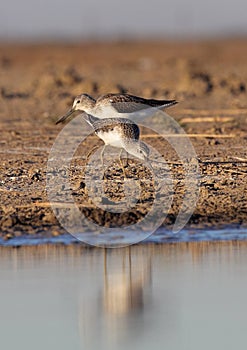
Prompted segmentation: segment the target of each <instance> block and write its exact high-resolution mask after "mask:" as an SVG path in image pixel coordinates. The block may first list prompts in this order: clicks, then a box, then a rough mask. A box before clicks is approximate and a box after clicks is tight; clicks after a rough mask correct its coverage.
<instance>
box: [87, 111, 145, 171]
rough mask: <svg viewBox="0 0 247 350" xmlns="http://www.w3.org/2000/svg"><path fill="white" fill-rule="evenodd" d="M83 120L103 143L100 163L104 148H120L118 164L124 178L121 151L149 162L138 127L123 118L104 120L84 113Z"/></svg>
mask: <svg viewBox="0 0 247 350" xmlns="http://www.w3.org/2000/svg"><path fill="white" fill-rule="evenodd" d="M83 117H84V119H85V120H86V122H87V123H88V124H89V125H90V126H91V127H92V128H93V129H94V132H95V134H96V135H97V136H98V137H99V138H100V139H101V140H102V141H103V142H104V146H103V149H102V151H101V155H100V157H101V162H102V164H104V161H103V154H104V151H105V148H106V146H108V145H109V146H113V147H117V148H120V149H121V151H120V154H119V162H120V164H121V167H122V170H123V173H124V176H125V172H124V167H123V164H122V161H121V154H122V151H123V150H125V151H126V153H127V154H128V153H129V154H131V155H133V156H134V157H136V158H139V159H141V160H144V161H146V162H149V160H148V157H149V153H150V152H149V148H148V146H147V145H146V144H145V143H144V142H143V141H141V140H140V129H139V126H138V125H137V124H136V123H134V122H133V121H131V120H130V119H125V118H104V119H99V118H97V117H94V116H92V115H90V114H86V113H84V116H83Z"/></svg>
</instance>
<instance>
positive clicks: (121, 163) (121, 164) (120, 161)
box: [118, 148, 127, 178]
mask: <svg viewBox="0 0 247 350" xmlns="http://www.w3.org/2000/svg"><path fill="white" fill-rule="evenodd" d="M122 153H123V148H121V151H120V153H119V156H118V158H119V163H120V166H121V168H122V172H123V175H124V178H127V176H126V174H125V170H124V165H123V162H122V159H121V155H122Z"/></svg>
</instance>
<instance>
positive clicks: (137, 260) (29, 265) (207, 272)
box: [0, 242, 247, 350]
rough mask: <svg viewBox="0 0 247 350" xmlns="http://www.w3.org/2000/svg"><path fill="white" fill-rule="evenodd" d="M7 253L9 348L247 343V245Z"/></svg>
mask: <svg viewBox="0 0 247 350" xmlns="http://www.w3.org/2000/svg"><path fill="white" fill-rule="evenodd" d="M0 251H1V253H0V259H1V261H0V263H1V269H0V281H1V282H0V283H1V289H0V294H1V298H0V310H1V313H0V334H1V337H0V343H1V349H8V350H9V349H10V350H12V349H25V350H29V349H36V350H39V349H42V350H43V349H44V348H46V349H59V350H63V349H66V350H67V349H72V350H77V349H78V350H79V349H90V350H94V349H103V350H104V349H117V350H118V349H125V350H126V349H143V350H145V349H162V350H163V349H173V350H176V349H179V350H181V349H188V350H194V349H200V350H203V349H207V350H208V349H217V350H220V349H224V350H228V349H229V350H232V349H234V348H245V346H246V345H247V333H246V324H247V304H246V290H247V278H246V275H247V242H236V243H233V242H229V243H226V242H225V243H224V242H221V243H208V242H192V243H176V244H163V245H153V244H146V245H139V246H132V247H130V248H123V249H113V250H107V251H106V250H104V249H100V248H98V249H97V248H95V249H92V248H91V249H90V248H87V249H86V248H83V247H82V246H80V245H74V246H67V247H66V246H62V245H61V246H59V245H53V246H51V245H50V246H47V245H43V246H34V247H21V248H19V249H17V248H10V247H1V248H0Z"/></svg>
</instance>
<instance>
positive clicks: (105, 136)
mask: <svg viewBox="0 0 247 350" xmlns="http://www.w3.org/2000/svg"><path fill="white" fill-rule="evenodd" d="M97 136H98V137H99V138H100V139H101V140H103V141H104V143H105V144H106V145H111V146H113V147H119V148H122V147H123V140H122V138H121V135H120V134H119V133H118V132H117V131H116V129H113V130H112V131H107V132H104V131H97Z"/></svg>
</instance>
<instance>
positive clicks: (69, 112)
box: [56, 108, 75, 124]
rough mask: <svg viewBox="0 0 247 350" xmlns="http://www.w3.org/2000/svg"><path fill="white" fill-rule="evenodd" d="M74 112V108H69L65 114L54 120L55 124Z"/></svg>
mask: <svg viewBox="0 0 247 350" xmlns="http://www.w3.org/2000/svg"><path fill="white" fill-rule="evenodd" d="M74 112H75V110H74V109H73V108H71V109H70V110H69V111H68V112H67V113H66V114H65V115H63V116H62V117H61V118H59V119H58V120H57V121H56V124H59V123H62V122H64V121H65V120H66V119H67V118H68V117H69V116H70V115H71V114H72V113H74Z"/></svg>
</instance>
